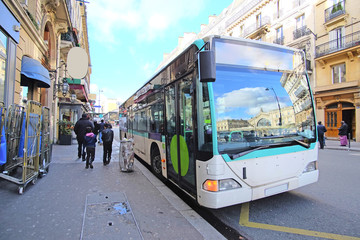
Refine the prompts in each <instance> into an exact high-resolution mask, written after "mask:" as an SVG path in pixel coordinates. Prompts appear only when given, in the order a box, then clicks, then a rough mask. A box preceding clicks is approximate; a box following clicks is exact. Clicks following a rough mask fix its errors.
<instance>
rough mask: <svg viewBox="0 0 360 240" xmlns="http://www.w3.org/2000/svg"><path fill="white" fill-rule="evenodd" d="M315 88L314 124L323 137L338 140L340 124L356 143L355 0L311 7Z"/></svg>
mask: <svg viewBox="0 0 360 240" xmlns="http://www.w3.org/2000/svg"><path fill="white" fill-rule="evenodd" d="M315 10H316V12H315V16H316V20H315V23H316V25H315V28H316V33H317V36H318V38H317V41H316V57H315V60H316V87H315V88H314V97H315V101H316V113H317V118H318V120H321V121H322V122H324V123H325V124H324V125H325V126H326V128H327V130H328V131H327V133H326V136H327V137H333V138H335V137H336V138H337V137H338V128H339V127H340V122H341V121H342V120H344V121H345V122H346V123H347V124H348V125H349V127H350V131H351V132H350V133H351V138H352V139H356V141H360V5H359V1H357V0H346V1H345V0H338V1H329V0H327V1H325V0H319V1H316V4H315Z"/></svg>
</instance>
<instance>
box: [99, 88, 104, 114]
mask: <svg viewBox="0 0 360 240" xmlns="http://www.w3.org/2000/svg"><path fill="white" fill-rule="evenodd" d="M102 92H104V91H103V90H101V89H99V106H100V109H99V112H100V113H102V106H101V101H100V100H101V95H100V93H102Z"/></svg>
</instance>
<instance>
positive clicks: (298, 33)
mask: <svg viewBox="0 0 360 240" xmlns="http://www.w3.org/2000/svg"><path fill="white" fill-rule="evenodd" d="M309 34H310V31H309V29H308V27H307V26H306V25H305V26H303V27H301V28H297V29H295V30H294V31H293V36H294V40H296V39H298V38H301V37H303V36H306V35H309Z"/></svg>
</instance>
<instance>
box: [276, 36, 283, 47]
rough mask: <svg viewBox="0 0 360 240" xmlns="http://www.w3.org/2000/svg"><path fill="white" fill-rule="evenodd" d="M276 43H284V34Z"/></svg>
mask: <svg viewBox="0 0 360 240" xmlns="http://www.w3.org/2000/svg"><path fill="white" fill-rule="evenodd" d="M274 43H276V44H280V45H284V36H281V37H278V38H276V39H275V40H274Z"/></svg>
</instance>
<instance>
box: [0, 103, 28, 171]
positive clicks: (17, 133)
mask: <svg viewBox="0 0 360 240" xmlns="http://www.w3.org/2000/svg"><path fill="white" fill-rule="evenodd" d="M24 115H25V108H24V107H22V106H19V105H16V104H13V105H10V107H9V109H8V114H7V119H6V139H7V160H6V164H5V166H4V171H3V173H5V174H13V172H14V171H16V169H17V167H18V166H21V165H22V163H23V159H22V158H21V157H18V155H19V146H20V137H21V130H22V127H23V126H22V125H23V122H24V126H25V121H23V118H24Z"/></svg>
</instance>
